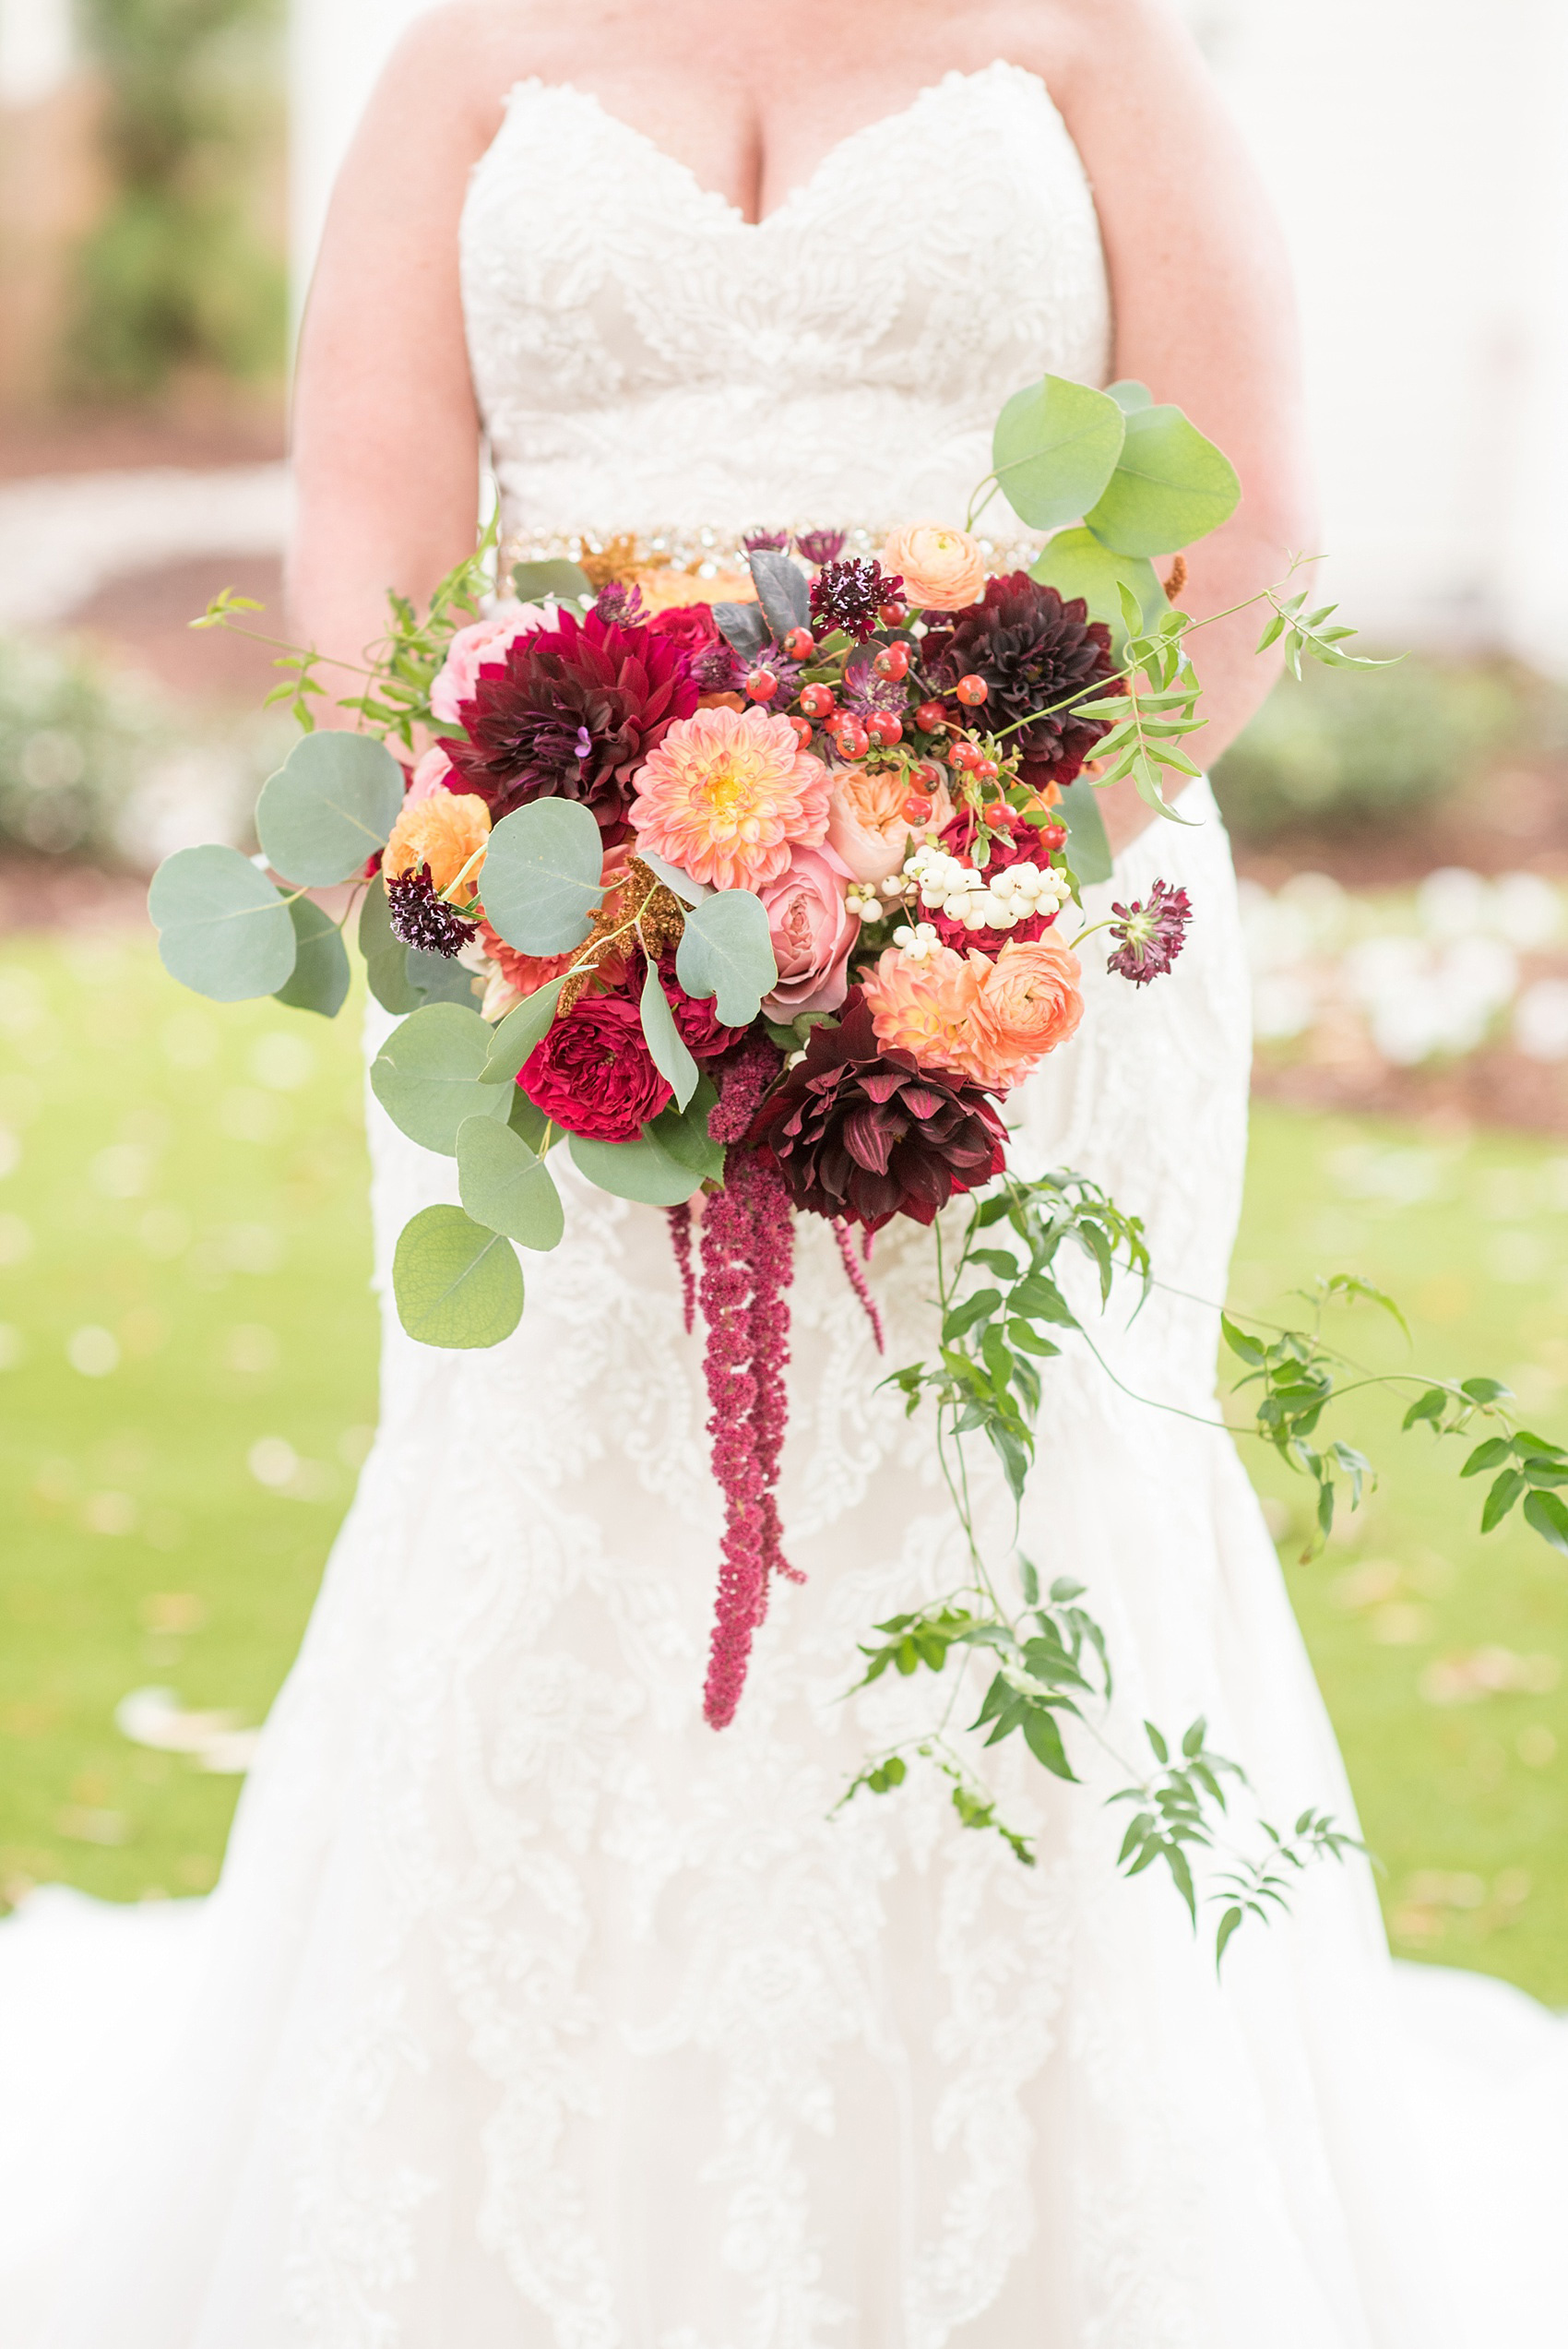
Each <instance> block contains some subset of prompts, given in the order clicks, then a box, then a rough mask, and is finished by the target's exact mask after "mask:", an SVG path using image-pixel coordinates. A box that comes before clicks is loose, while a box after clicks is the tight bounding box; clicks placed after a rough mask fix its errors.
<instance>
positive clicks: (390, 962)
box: [360, 873, 424, 1013]
mask: <svg viewBox="0 0 1568 2349" xmlns="http://www.w3.org/2000/svg"><path fill="white" fill-rule="evenodd" d="M360 952H361V953H362V955H363V957H364V972H365V979H366V981H367V983H368V984H369V987H370V991H371V994H372V995H373V996H374V997H375V1000H376V1002H377V1003H378V1004H379V1005H380V1006H381V1008H382V1009H383V1011H395V1012H399V1013H401V1012H405V1011H417V1010H418V1009H419V1008H420V1005H421V1004H422V1002H423V1000H424V997H423V996H422V995H421V994H420V993H419V991H418V989H417V988H415V987H411V986H410V984H409V949H408V948H407V947H406V946H405V945H404V944H403V941H402V939H401V938H400V937H398V936H396V934H395V933H394V931H393V928H392V917H391V911H390V909H389V907H388V905H387V902H386V882H385V881H384V880H383V879H382V877H381V876H380V874H379V873H378V874H377V875H376V876H375V878H374V881H372V883H371V885H370V887H369V888H368V889H366V891H365V893H364V903H363V904H362V906H361V907H360Z"/></svg>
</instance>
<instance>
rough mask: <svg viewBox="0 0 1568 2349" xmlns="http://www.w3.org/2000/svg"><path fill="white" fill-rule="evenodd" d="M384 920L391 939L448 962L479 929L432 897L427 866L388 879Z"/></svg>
mask: <svg viewBox="0 0 1568 2349" xmlns="http://www.w3.org/2000/svg"><path fill="white" fill-rule="evenodd" d="M386 916H387V920H388V921H389V923H390V924H391V926H392V935H393V936H394V937H395V938H401V939H402V941H403V944H404V945H405V946H411V947H417V948H419V950H420V952H421V953H422V954H444V955H445V957H446V959H447V960H448V961H450V960H452V958H453V957H454V956H455V955H456V954H457V952H458V951H459V949H460V948H463V947H466V946H467V945H468V942H469V939H470V938H471V937H472V936H474V934H475V932H476V931H477V929H478V927H479V924H477V922H466V921H465V920H464V919H463V916H462V915H461V914H460V913H459V912H458V911H457V907H456V906H455V905H448V904H447V902H446V900H445V898H444V897H438V896H437V895H436V890H435V883H434V880H433V879H432V878H431V873H430V867H429V865H428V864H422V865H420V866H419V867H418V869H417V870H416V869H414V868H413V867H410V870H409V871H408V872H407V873H395V874H394V875H393V876H392V877H391V879H390V880H389V881H388V882H387V884H386Z"/></svg>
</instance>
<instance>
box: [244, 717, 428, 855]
mask: <svg viewBox="0 0 1568 2349" xmlns="http://www.w3.org/2000/svg"><path fill="white" fill-rule="evenodd" d="M403 794H404V778H403V769H401V767H399V766H398V761H397V760H396V759H395V758H394V757H393V756H392V753H391V752H390V751H389V750H388V749H387V748H386V744H385V743H379V742H376V741H375V740H374V738H373V737H372V736H371V735H369V734H348V733H338V732H336V731H330V730H327V731H323V732H320V733H314V734H305V735H303V737H302V739H301V740H300V741H299V742H297V743H296V744H295V745H294V747H293V749H292V750H291V752H290V753H289V756H288V758H287V760H286V761H285V762H284V764H283V765H282V766H281V767H279V769H278V772H277V773H276V774H275V775H270V776H268V778H267V781H266V782H265V783H264V784H263V785H262V791H261V797H260V798H259V799H258V800H257V802H256V807H255V830H256V838H257V839H258V840H259V841H260V842H261V846H262V852H263V853H264V855H265V856H266V858H267V863H268V864H270V865H271V866H272V869H273V871H274V872H276V873H281V874H282V875H283V876H284V877H285V879H287V880H291V881H297V882H299V883H300V884H301V885H302V886H303V888H312V889H315V888H328V887H330V885H331V884H332V883H333V882H334V881H347V880H349V879H350V878H351V877H352V876H353V875H355V874H356V873H360V872H362V870H363V868H364V864H365V860H366V858H367V857H370V856H374V853H376V851H377V850H378V849H382V848H385V847H386V841H387V839H388V837H389V835H390V833H391V830H392V827H393V825H394V824H395V823H396V822H397V820H398V811H399V809H400V808H401V806H402V805H403Z"/></svg>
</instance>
